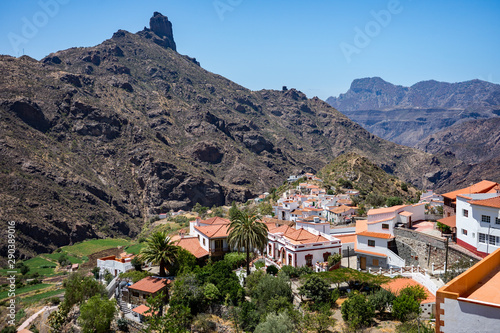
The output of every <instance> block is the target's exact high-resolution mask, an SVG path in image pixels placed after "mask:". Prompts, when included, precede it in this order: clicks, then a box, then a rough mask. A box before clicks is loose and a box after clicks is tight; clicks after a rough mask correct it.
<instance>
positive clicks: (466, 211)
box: [462, 209, 469, 217]
mask: <svg viewBox="0 0 500 333" xmlns="http://www.w3.org/2000/svg"><path fill="white" fill-rule="evenodd" d="M462 213H463V215H464V216H465V217H469V211H468V210H467V209H462Z"/></svg>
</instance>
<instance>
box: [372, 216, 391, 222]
mask: <svg viewBox="0 0 500 333" xmlns="http://www.w3.org/2000/svg"><path fill="white" fill-rule="evenodd" d="M393 219H394V216H393V217H388V218H386V219H382V220H377V221H371V222H367V224H375V223H380V222H387V221H391V220H393Z"/></svg>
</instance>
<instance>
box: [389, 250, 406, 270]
mask: <svg viewBox="0 0 500 333" xmlns="http://www.w3.org/2000/svg"><path fill="white" fill-rule="evenodd" d="M387 260H388V264H389V267H405V260H404V259H403V258H401V257H400V256H398V255H397V254H396V253H394V252H393V251H391V250H389V249H387Z"/></svg>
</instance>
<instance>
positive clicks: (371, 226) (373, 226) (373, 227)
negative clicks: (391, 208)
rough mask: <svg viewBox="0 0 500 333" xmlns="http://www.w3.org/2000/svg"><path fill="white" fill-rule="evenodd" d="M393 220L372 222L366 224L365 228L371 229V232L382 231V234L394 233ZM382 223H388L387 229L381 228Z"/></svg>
mask: <svg viewBox="0 0 500 333" xmlns="http://www.w3.org/2000/svg"><path fill="white" fill-rule="evenodd" d="M394 220H395V219H394ZM394 220H389V221H383V222H378V223H373V224H367V225H366V226H367V228H366V229H367V230H368V231H371V232H380V233H384V234H391V235H394ZM382 224H388V225H389V229H382Z"/></svg>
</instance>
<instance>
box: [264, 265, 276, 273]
mask: <svg viewBox="0 0 500 333" xmlns="http://www.w3.org/2000/svg"><path fill="white" fill-rule="evenodd" d="M266 273H267V274H271V275H276V274H278V267H276V266H274V265H269V266H267V268H266Z"/></svg>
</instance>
